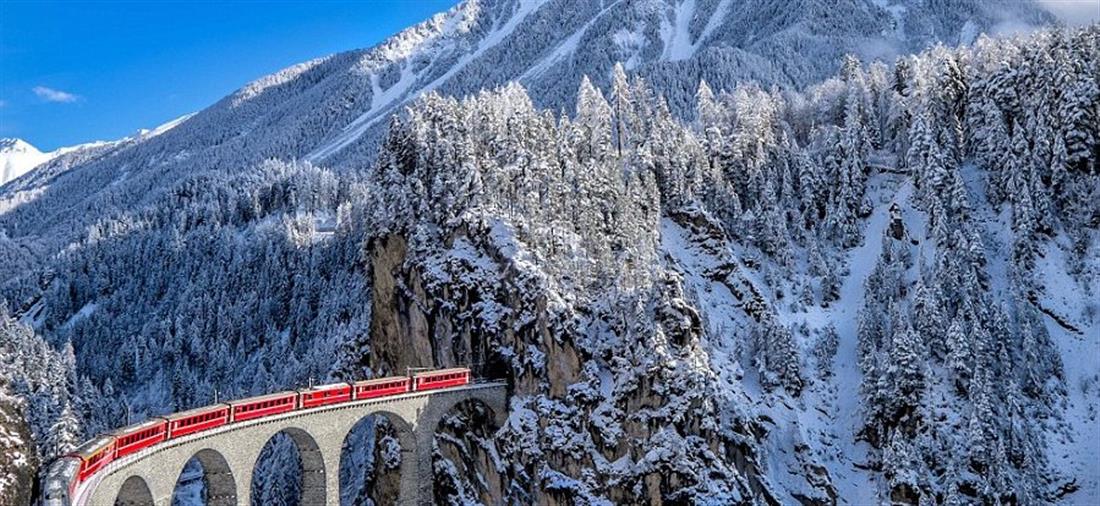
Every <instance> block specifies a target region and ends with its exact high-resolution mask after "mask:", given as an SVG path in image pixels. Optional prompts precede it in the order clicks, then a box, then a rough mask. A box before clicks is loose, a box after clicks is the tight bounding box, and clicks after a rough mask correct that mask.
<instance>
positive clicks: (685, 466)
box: [0, 0, 1100, 505]
mask: <svg viewBox="0 0 1100 506" xmlns="http://www.w3.org/2000/svg"><path fill="white" fill-rule="evenodd" d="M794 3H796V4H798V7H799V8H793V7H791V6H790V5H786V4H784V5H779V4H777V3H775V2H766V1H760V2H731V1H727V0H682V1H670V2H665V1H661V0H646V1H636V2H631V1H608V0H604V1H602V2H569V1H564V0H485V1H478V0H468V1H466V2H462V3H461V4H459V5H458V6H457V7H455V8H454V9H452V10H451V11H448V12H446V13H442V14H440V15H438V16H436V17H434V18H432V19H430V20H428V21H426V22H425V23H423V24H421V25H418V26H415V27H412V28H410V29H408V30H406V31H404V32H402V33H400V34H398V35H396V36H394V37H393V38H392V39H390V40H388V41H386V42H384V43H383V44H381V45H379V46H377V47H375V48H372V49H368V50H363V51H354V52H349V53H342V54H337V55H333V56H330V57H325V58H321V59H318V60H314V61H311V62H307V63H303V64H301V65H298V66H295V67H291V68H288V69H286V70H284V71H281V72H279V73H277V74H273V75H271V76H267V77H265V78H261V79H260V80H257V81H255V82H253V83H251V84H249V85H247V86H245V87H244V88H242V89H240V90H238V91H237V92H236V93H234V94H232V95H230V96H228V97H226V98H225V99H223V100H222V101H220V102H218V103H217V104H214V105H212V106H211V107H210V108H208V109H206V110H204V111H200V112H199V113H196V114H195V115H192V116H188V117H186V118H182V119H181V120H180V121H178V122H173V123H171V124H170V125H171V126H170V128H164V129H158V130H156V131H154V132H152V133H151V134H149V135H139V136H135V137H133V138H128V139H127V140H125V141H123V142H119V143H111V144H109V145H102V146H94V147H89V148H88V149H81V150H77V151H74V152H71V153H67V154H65V155H63V156H58V157H55V158H52V159H50V160H48V161H45V163H42V164H41V165H40V166H39V167H38V168H36V169H35V170H33V171H31V172H30V173H29V174H27V175H25V176H23V177H20V178H18V179H16V180H14V181H12V182H10V183H8V184H6V185H4V186H2V187H0V259H3V261H2V262H0V264H2V265H0V300H3V301H4V304H3V305H0V357H2V358H3V360H2V361H0V465H2V466H3V467H2V468H3V469H12V470H13V472H10V473H4V472H0V503H3V504H7V502H4V501H9V500H10V501H11V502H12V503H13V504H20V501H22V500H24V499H22V498H23V497H25V496H16V495H14V494H26V493H27V492H26V490H27V487H28V485H27V483H28V482H29V480H30V476H32V475H34V474H35V473H36V472H38V471H37V470H36V463H37V462H43V461H48V460H49V459H50V458H52V457H54V456H56V455H59V454H63V453H64V452H67V451H69V450H71V449H72V448H73V447H74V446H75V445H76V444H78V443H79V442H80V441H83V440H85V439H87V438H89V437H90V436H93V435H95V434H97V433H101V432H104V431H107V430H110V429H112V428H114V427H115V426H117V425H119V423H118V422H119V420H124V419H126V417H127V416H128V415H130V416H134V417H135V418H137V419H141V418H144V417H152V416H158V415H163V414H167V413H171V412H177V411H182V410H185V409H190V408H194V407H197V406H202V405H205V404H209V403H211V402H213V400H214V392H215V391H216V392H218V394H219V395H220V396H223V397H222V398H239V397H244V396H247V395H255V394H261V393H267V392H274V391H277V390H281V389H287V388H296V387H300V386H302V385H305V384H307V383H308V382H310V381H311V380H313V379H319V380H323V381H329V380H331V381H347V380H353V379H357V378H363V377H378V376H386V375H388V374H391V373H397V374H400V373H403V372H404V371H405V370H406V368H409V367H431V368H442V367H452V366H470V367H471V368H472V369H473V371H474V373H475V374H476V375H477V376H479V377H482V378H493V379H499V380H502V381H505V382H507V385H508V392H509V396H510V397H509V403H510V404H509V413H508V417H507V421H506V422H505V423H504V425H503V426H500V427H495V426H492V425H491V424H489V423H487V421H486V418H487V417H486V415H485V413H484V412H481V411H479V410H478V409H474V408H470V409H464V410H459V411H456V412H455V413H454V414H453V415H452V416H450V417H448V419H447V423H446V424H445V425H444V426H443V427H442V428H441V429H440V430H439V431H438V432H437V434H436V438H435V443H434V448H433V452H434V466H433V468H434V472H435V475H434V476H435V479H434V480H433V481H434V486H433V489H432V490H433V495H434V498H435V502H436V503H438V504H547V505H552V504H587V505H604V504H715V505H717V504H822V505H824V504H859V505H863V504H912V505H926V504H952V505H955V504H1095V503H1100V472H1098V471H1097V468H1096V467H1095V462H1098V461H1100V438H1096V437H1095V436H1096V435H1097V433H1100V419H1098V416H1100V414H1098V410H1100V366H1098V365H1097V362H1096V359H1097V357H1100V26H1095V25H1094V26H1090V27H1085V28H1081V29H1068V28H1064V27H1060V26H1052V25H1053V20H1052V19H1051V18H1050V16H1049V15H1048V14H1046V13H1045V12H1043V11H1042V10H1040V9H1038V8H1037V7H1035V6H1033V5H1031V4H1028V3H1024V2H1008V1H1006V2H963V1H960V2H952V3H951V4H950V5H939V4H936V3H934V2H932V3H929V2H918V1H887V0H882V1H874V2H862V1H853V2H824V1H820V0H804V1H799V2H794ZM834 4H835V5H834ZM826 14H829V15H826ZM1009 21H1013V22H1014V23H1013V25H1019V24H1021V23H1023V24H1027V25H1028V26H1031V27H1032V28H1034V31H1033V32H1030V33H1027V34H1023V35H1016V36H1008V35H1001V36H994V37H990V36H987V35H981V34H983V33H991V34H994V35H996V34H997V32H998V30H1000V29H1001V28H1003V26H1004V25H1006V24H1008V22H1009ZM748 27H751V28H748ZM945 44H946V45H945ZM30 149H31V150H33V148H30ZM23 151H25V152H28V153H30V152H31V151H28V150H25V149H24V150H23ZM34 152H37V151H36V150H35V151H34ZM32 154H33V153H32ZM352 443H354V445H356V447H357V448H359V449H360V451H359V452H358V453H357V454H356V455H357V457H356V458H353V459H350V460H349V462H348V463H347V464H346V465H345V466H344V467H343V468H341V475H342V481H341V483H347V487H346V488H344V487H343V486H342V488H341V496H342V498H343V500H342V504H355V505H367V504H388V503H390V502H392V501H393V499H394V497H395V496H394V494H395V487H396V483H397V480H396V478H395V473H396V469H398V463H397V462H396V460H398V459H400V458H401V457H400V451H398V450H395V449H394V448H395V446H394V445H395V436H394V429H393V428H392V427H389V426H387V424H386V422H384V421H379V422H377V423H372V424H371V425H370V426H369V427H368V428H367V429H366V430H365V431H363V432H362V433H359V434H357V436H356V440H355V441H352V442H349V444H352ZM291 446H292V445H288V444H285V442H281V443H280V442H276V444H274V445H273V446H272V449H271V451H270V452H268V454H265V465H264V466H262V467H261V468H260V469H258V470H257V473H256V476H257V478H255V480H258V481H254V483H256V484H257V486H255V487H253V491H252V494H253V495H252V500H253V501H254V503H261V504H287V505H289V504H296V503H297V498H298V494H299V493H300V492H301V490H300V489H301V486H302V485H301V483H302V482H301V477H300V476H297V477H296V475H300V474H301V472H300V470H299V469H298V467H299V460H298V457H296V456H295V454H294V450H293V449H292V448H291ZM202 476H203V470H202V468H201V466H197V465H196V466H191V467H189V469H188V470H187V471H186V472H185V473H184V476H182V477H181V478H180V482H181V486H180V489H179V490H180V492H179V493H178V494H177V496H176V499H175V503H176V504H181V505H184V504H203V503H204V497H205V495H204V494H205V491H204V490H205V485H204V482H203V479H202ZM15 497H20V498H19V499H16V498H15Z"/></svg>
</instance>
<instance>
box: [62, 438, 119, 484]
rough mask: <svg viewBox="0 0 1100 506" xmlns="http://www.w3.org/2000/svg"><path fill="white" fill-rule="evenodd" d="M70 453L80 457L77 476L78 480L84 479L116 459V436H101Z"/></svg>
mask: <svg viewBox="0 0 1100 506" xmlns="http://www.w3.org/2000/svg"><path fill="white" fill-rule="evenodd" d="M69 455H70V456H72V457H76V458H78V459H80V467H79V468H78V469H77V473H76V477H77V482H81V481H84V480H86V479H88V477H89V476H91V475H93V474H95V472H96V471H99V470H100V468H102V467H103V466H105V465H107V464H109V463H111V461H112V460H114V459H115V438H114V436H109V435H105V436H99V437H97V438H95V439H93V440H91V441H88V442H87V443H85V444H84V445H83V446H81V447H80V448H77V449H76V450H74V451H73V453H71V454H69Z"/></svg>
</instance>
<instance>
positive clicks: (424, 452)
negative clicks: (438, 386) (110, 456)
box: [73, 384, 507, 506]
mask: <svg viewBox="0 0 1100 506" xmlns="http://www.w3.org/2000/svg"><path fill="white" fill-rule="evenodd" d="M505 397H506V393H505V387H504V385H503V384H484V385H471V386H469V387H465V388H456V389H448V390H439V391H431V392H423V393H415V394H408V395H403V396H397V397H386V398H380V399H374V400H369V401H357V402H351V403H346V404H338V405H335V406H330V407H326V408H321V409H315V410H310V411H307V412H292V413H286V414H283V415H276V416H272V417H267V418H262V419H259V420H253V421H248V422H242V423H238V424H232V425H229V426H226V427H223V428H219V429H215V430H212V431H208V432H203V433H199V434H195V435H192V436H186V437H183V438H180V439H177V440H172V441H168V442H166V443H163V444H161V445H158V446H156V447H153V448H151V449H148V450H145V451H143V452H142V453H139V454H137V455H134V456H131V457H128V458H126V459H124V460H122V461H118V462H113V463H111V464H109V465H108V466H107V467H106V468H105V469H104V470H102V471H100V474H99V476H100V477H99V478H97V479H96V480H98V481H95V480H94V481H93V482H92V484H91V485H89V486H88V487H86V488H84V489H81V490H80V491H79V492H78V495H77V497H75V498H74V502H73V504H74V505H76V506H87V505H92V506H114V505H115V504H116V501H118V502H119V503H120V504H123V503H125V504H134V505H139V506H150V505H158V506H159V505H165V506H167V505H170V504H171V501H172V494H173V492H174V491H175V485H176V482H177V481H178V479H179V476H180V473H181V472H182V471H183V468H184V466H185V465H186V464H187V462H188V461H189V460H190V459H191V458H192V457H197V458H198V459H199V461H200V462H201V463H202V465H203V471H204V472H205V478H206V482H207V486H208V500H209V504H211V505H212V506H229V505H234V506H236V505H245V504H249V503H251V500H252V478H253V476H254V473H255V466H256V464H257V460H258V459H259V456H260V453H261V452H262V451H263V448H264V446H265V445H266V444H267V442H268V441H270V439H271V438H272V437H274V436H275V435H276V434H278V433H280V432H281V433H285V434H287V435H288V436H290V438H291V439H292V440H293V441H294V444H295V446H296V447H297V449H298V454H299V457H300V459H301V463H302V502H301V504H303V505H305V506H323V505H326V504H327V505H329V506H339V504H340V465H341V458H342V456H343V445H344V441H345V440H346V438H347V436H348V434H349V433H350V432H351V430H352V429H353V428H354V427H355V425H356V424H357V423H359V422H360V421H362V420H363V419H365V418H367V417H369V416H372V415H381V416H384V417H385V418H386V419H387V420H389V421H390V423H391V424H393V426H394V428H395V429H396V432H397V438H398V440H399V442H400V445H401V467H400V473H401V478H400V490H399V491H398V503H399V504H401V505H404V506H411V505H415V506H420V505H430V504H432V501H433V496H434V491H433V477H432V475H433V472H432V453H433V449H434V445H435V431H436V427H437V426H438V424H439V421H440V420H441V419H442V417H443V416H445V414H446V413H447V412H448V411H450V410H451V409H453V408H454V407H455V406H456V405H457V404H459V403H462V402H465V401H470V400H476V401H479V402H481V403H484V404H485V405H486V406H487V407H488V408H489V409H490V411H491V412H492V413H493V414H494V418H495V421H496V423H497V425H498V427H499V426H500V425H502V424H503V422H504V420H505V419H506V418H507V403H506V399H505Z"/></svg>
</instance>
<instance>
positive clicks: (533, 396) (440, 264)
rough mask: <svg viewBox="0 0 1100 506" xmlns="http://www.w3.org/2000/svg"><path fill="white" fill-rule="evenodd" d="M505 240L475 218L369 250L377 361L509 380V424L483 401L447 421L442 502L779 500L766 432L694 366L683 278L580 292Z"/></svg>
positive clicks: (441, 436) (696, 356)
mask: <svg viewBox="0 0 1100 506" xmlns="http://www.w3.org/2000/svg"><path fill="white" fill-rule="evenodd" d="M494 226H497V227H499V226H500V225H499V224H496V225H494ZM501 241H502V239H501V234H499V233H494V231H493V230H491V227H490V226H489V225H485V224H477V223H474V224H468V225H465V226H463V227H459V228H457V229H455V230H454V231H453V232H452V233H450V234H449V235H448V236H447V239H446V240H444V241H439V242H436V243H433V244H431V245H424V244H413V243H414V242H415V240H410V239H407V238H404V237H401V236H398V235H391V236H387V237H384V238H382V239H378V240H375V241H374V242H372V243H371V244H370V245H369V246H368V251H369V255H370V262H371V266H372V267H371V272H372V273H373V276H374V280H373V283H372V286H373V294H372V300H373V301H374V307H373V311H374V324H373V325H372V335H371V354H370V357H369V362H370V366H371V368H372V369H373V370H376V371H385V370H394V371H397V370H400V369H401V368H403V367H406V366H414V365H415V366H431V367H444V366H449V365H455V364H472V366H473V368H474V369H475V371H476V373H477V375H478V376H481V377H498V378H500V377H503V378H506V379H507V380H508V381H509V383H510V385H511V389H512V393H513V399H512V402H511V405H512V412H511V417H510V419H509V422H508V424H506V427H504V428H503V430H500V431H499V432H498V431H497V428H496V427H492V426H491V425H486V420H487V419H486V417H485V416H483V415H479V413H478V412H477V410H478V409H479V407H478V406H476V405H474V406H467V407H466V408H464V409H463V410H456V413H454V415H453V416H452V417H451V418H450V419H449V422H450V423H448V424H446V426H445V427H444V428H443V429H441V430H440V431H439V432H437V437H436V443H437V454H436V457H437V461H436V465H435V470H436V499H437V501H440V502H441V503H445V502H453V501H465V500H473V501H477V502H483V503H500V502H502V501H503V502H505V503H513V502H519V503H530V504H547V505H551V504H577V503H584V502H586V501H587V500H592V499H595V498H602V499H603V500H610V501H612V502H614V503H620V504H638V503H646V504H683V503H692V502H696V501H698V500H699V499H701V498H704V497H708V498H717V499H718V500H726V501H728V502H730V503H737V502H743V501H751V500H756V501H762V502H764V503H776V500H775V499H774V497H773V494H772V492H771V491H770V490H769V488H768V485H767V484H766V480H762V479H761V476H762V471H761V468H762V466H761V465H760V463H759V462H758V458H759V457H758V456H757V455H756V449H755V448H756V445H755V443H753V441H756V440H758V438H760V437H763V434H762V433H755V432H754V431H753V430H751V429H750V428H749V427H751V426H753V425H754V424H753V423H751V421H749V420H744V419H741V418H739V417H740V416H741V415H739V414H737V413H734V412H731V411H730V409H729V407H728V406H729V405H730V404H731V403H732V401H731V400H730V399H723V398H721V396H722V395H724V394H722V393H719V392H716V391H715V390H716V389H715V386H714V385H713V377H711V376H709V375H708V373H707V372H706V369H705V367H702V368H699V367H695V366H699V365H702V362H703V361H704V360H705V358H704V352H703V351H702V350H701V349H700V348H699V338H700V335H701V333H702V332H703V326H702V322H701V321H700V316H699V312H698V310H697V309H695V308H693V307H692V306H691V304H690V303H689V302H687V301H686V300H685V299H684V297H683V288H682V286H680V283H681V281H680V280H679V279H678V278H677V277H676V276H675V275H671V274H670V275H667V276H665V277H663V279H664V280H665V281H663V282H662V283H659V284H658V285H657V286H654V287H652V288H650V289H647V290H644V291H639V292H637V293H633V294H623V293H608V294H607V295H606V297H591V294H585V296H584V297H580V296H578V295H577V294H576V293H574V291H573V290H575V289H567V288H563V287H562V286H561V285H559V284H557V283H555V281H554V280H552V279H550V277H549V276H547V275H546V274H545V273H543V272H540V271H538V270H534V269H533V268H532V264H530V263H526V262H523V261H519V260H517V257H518V256H521V254H522V251H523V244H522V243H520V242H519V241H517V240H515V239H513V238H508V239H507V241H511V242H508V243H507V244H502V243H501ZM517 252H518V253H517ZM578 301H584V302H578ZM692 364H695V366H693V365H692ZM479 420H480V421H479ZM586 498H587V499H586ZM750 498H753V499H750Z"/></svg>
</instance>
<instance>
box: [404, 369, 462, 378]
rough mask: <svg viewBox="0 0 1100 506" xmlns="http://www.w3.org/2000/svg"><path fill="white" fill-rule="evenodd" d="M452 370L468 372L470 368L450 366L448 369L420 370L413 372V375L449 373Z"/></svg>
mask: <svg viewBox="0 0 1100 506" xmlns="http://www.w3.org/2000/svg"><path fill="white" fill-rule="evenodd" d="M453 372H470V368H468V367H452V368H450V369H435V370H433V371H421V372H418V373H416V374H413V376H416V377H420V376H435V375H436V374H450V373H453Z"/></svg>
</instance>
